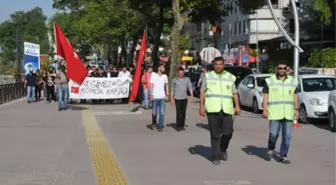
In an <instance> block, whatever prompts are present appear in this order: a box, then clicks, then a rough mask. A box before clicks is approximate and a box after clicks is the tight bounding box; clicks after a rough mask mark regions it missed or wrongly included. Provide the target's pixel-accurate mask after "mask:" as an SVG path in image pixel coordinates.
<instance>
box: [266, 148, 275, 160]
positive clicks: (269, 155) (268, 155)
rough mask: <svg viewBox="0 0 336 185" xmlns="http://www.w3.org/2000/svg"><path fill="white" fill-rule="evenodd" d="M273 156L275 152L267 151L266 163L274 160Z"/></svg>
mask: <svg viewBox="0 0 336 185" xmlns="http://www.w3.org/2000/svg"><path fill="white" fill-rule="evenodd" d="M272 156H273V150H267V152H266V158H265V159H266V161H271V159H272Z"/></svg>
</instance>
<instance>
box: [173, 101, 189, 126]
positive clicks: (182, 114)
mask: <svg viewBox="0 0 336 185" xmlns="http://www.w3.org/2000/svg"><path fill="white" fill-rule="evenodd" d="M187 105H188V99H183V100H177V99H175V107H176V126H177V127H184V125H185V119H186V111H187Z"/></svg>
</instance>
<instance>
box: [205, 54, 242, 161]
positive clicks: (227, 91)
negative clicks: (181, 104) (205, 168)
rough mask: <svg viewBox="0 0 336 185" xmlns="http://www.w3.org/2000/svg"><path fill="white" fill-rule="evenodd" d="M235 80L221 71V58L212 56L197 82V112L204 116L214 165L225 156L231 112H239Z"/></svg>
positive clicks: (230, 130) (224, 158)
mask: <svg viewBox="0 0 336 185" xmlns="http://www.w3.org/2000/svg"><path fill="white" fill-rule="evenodd" d="M235 81H236V77H235V76H234V75H232V74H231V73H229V72H227V71H224V59H223V58H222V57H216V58H215V59H214V71H210V72H208V73H206V74H205V80H204V82H203V83H202V86H201V95H200V110H199V114H200V115H201V116H205V115H207V117H208V122H209V126H210V136H211V149H212V157H213V161H212V163H213V164H214V165H219V164H220V160H224V161H226V160H227V159H228V154H227V148H228V146H229V143H230V140H231V138H232V134H233V116H232V115H234V114H238V115H239V114H240V107H239V99H238V95H237V89H236V86H235ZM233 103H234V104H235V107H234V105H233Z"/></svg>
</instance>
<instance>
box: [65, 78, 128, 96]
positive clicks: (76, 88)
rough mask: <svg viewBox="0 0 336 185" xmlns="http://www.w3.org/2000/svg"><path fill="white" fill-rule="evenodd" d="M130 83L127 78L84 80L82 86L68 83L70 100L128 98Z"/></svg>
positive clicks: (71, 82)
mask: <svg viewBox="0 0 336 185" xmlns="http://www.w3.org/2000/svg"><path fill="white" fill-rule="evenodd" d="M129 89H130V82H129V79H128V78H92V77H87V78H85V80H84V82H83V83H82V85H78V84H76V83H75V82H73V81H72V80H70V82H69V95H70V96H69V98H71V99H119V98H128V95H129Z"/></svg>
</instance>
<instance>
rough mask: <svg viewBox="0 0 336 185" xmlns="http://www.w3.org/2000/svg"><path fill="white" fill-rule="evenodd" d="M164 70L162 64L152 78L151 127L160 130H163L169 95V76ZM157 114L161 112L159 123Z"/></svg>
mask: <svg viewBox="0 0 336 185" xmlns="http://www.w3.org/2000/svg"><path fill="white" fill-rule="evenodd" d="M164 71H165V67H164V65H163V64H160V65H159V67H158V71H157V73H152V75H151V78H150V83H151V88H150V95H151V96H150V97H151V100H152V101H153V102H152V103H153V109H152V125H151V129H152V130H154V129H157V130H158V131H159V132H162V131H163V127H164V125H163V121H164V116H165V108H166V100H168V97H169V87H168V78H167V75H165V74H164ZM157 114H159V122H158V124H157V119H156V117H157Z"/></svg>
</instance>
